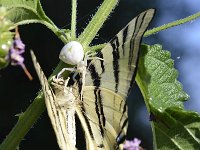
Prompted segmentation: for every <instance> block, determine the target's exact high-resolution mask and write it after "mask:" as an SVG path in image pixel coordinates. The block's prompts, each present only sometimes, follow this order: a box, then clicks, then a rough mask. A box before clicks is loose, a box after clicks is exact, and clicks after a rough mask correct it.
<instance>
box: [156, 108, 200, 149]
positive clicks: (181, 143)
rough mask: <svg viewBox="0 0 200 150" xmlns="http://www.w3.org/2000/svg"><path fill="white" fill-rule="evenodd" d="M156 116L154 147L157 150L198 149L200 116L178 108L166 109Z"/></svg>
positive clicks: (199, 142)
mask: <svg viewBox="0 0 200 150" xmlns="http://www.w3.org/2000/svg"><path fill="white" fill-rule="evenodd" d="M152 109H153V108H152ZM152 111H153V112H154V113H155V114H156V121H154V123H153V127H154V136H155V137H154V139H155V140H154V145H155V149H159V150H168V149H169V150H172V149H173V150H197V149H199V148H200V116H199V115H198V113H195V112H191V111H185V110H183V109H180V108H176V107H173V108H167V109H166V110H165V111H164V112H160V111H158V110H156V109H154V110H152Z"/></svg>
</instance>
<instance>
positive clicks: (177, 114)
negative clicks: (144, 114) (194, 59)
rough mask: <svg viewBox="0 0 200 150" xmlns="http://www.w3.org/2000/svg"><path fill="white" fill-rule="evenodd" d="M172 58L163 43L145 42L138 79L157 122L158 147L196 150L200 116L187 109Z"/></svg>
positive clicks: (161, 148) (156, 139) (155, 126)
mask: <svg viewBox="0 0 200 150" xmlns="http://www.w3.org/2000/svg"><path fill="white" fill-rule="evenodd" d="M170 57H171V55H170V52H168V51H165V50H162V46H161V45H153V46H149V45H142V51H141V54H140V60H139V69H138V74H137V77H136V81H137V83H138V85H139V87H140V89H141V92H142V94H143V96H144V99H145V103H146V105H147V108H148V110H149V112H150V114H151V115H150V120H152V121H153V122H152V130H153V136H154V137H153V138H154V149H159V150H169V149H170V150H171V149H173V150H188V149H189V150H196V149H198V148H199V147H200V116H199V115H198V114H197V113H195V112H190V111H186V110H184V107H183V101H185V100H187V99H188V95H187V94H186V93H185V92H184V91H183V89H182V85H181V83H180V82H179V81H177V77H178V72H177V70H176V69H174V61H173V60H172V59H171V58H170Z"/></svg>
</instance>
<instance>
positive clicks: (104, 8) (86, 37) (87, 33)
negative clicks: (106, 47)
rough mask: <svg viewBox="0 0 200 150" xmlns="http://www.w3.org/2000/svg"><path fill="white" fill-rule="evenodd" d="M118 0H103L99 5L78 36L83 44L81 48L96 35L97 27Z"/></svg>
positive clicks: (86, 45)
mask: <svg viewBox="0 0 200 150" xmlns="http://www.w3.org/2000/svg"><path fill="white" fill-rule="evenodd" d="M118 1H119V0H104V2H103V3H102V5H101V6H100V7H99V9H98V11H97V13H96V14H95V16H94V17H93V18H92V20H91V21H90V22H89V24H88V26H87V27H86V28H85V30H84V31H83V33H82V34H81V35H80V36H79V38H78V41H79V42H80V43H81V44H82V45H83V48H84V49H86V51H87V48H88V45H89V44H90V43H91V41H92V40H93V39H94V37H95V36H96V34H97V32H98V31H99V29H100V28H101V27H102V25H103V23H104V22H105V20H106V19H107V18H108V16H109V15H110V13H111V11H112V10H113V9H114V8H115V6H116V5H117V3H118Z"/></svg>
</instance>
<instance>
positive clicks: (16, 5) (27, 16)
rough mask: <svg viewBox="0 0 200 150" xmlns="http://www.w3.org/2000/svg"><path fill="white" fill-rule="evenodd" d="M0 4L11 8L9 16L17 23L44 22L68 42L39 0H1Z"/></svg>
mask: <svg viewBox="0 0 200 150" xmlns="http://www.w3.org/2000/svg"><path fill="white" fill-rule="evenodd" d="M0 5H2V6H5V7H7V8H8V9H9V11H10V13H9V16H8V17H9V19H10V20H11V21H12V22H14V23H15V24H16V25H25V24H29V23H41V24H44V25H45V26H47V27H48V28H49V29H50V30H52V31H53V32H54V33H55V34H56V35H57V36H58V37H59V38H60V39H61V40H62V41H63V42H66V39H65V37H64V36H63V35H62V33H61V31H60V29H59V28H57V26H56V25H55V24H54V23H53V22H52V21H51V20H50V19H49V18H48V17H47V16H46V15H45V13H44V11H43V9H42V6H41V3H40V1H39V0H1V1H0Z"/></svg>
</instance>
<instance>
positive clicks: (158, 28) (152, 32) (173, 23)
mask: <svg viewBox="0 0 200 150" xmlns="http://www.w3.org/2000/svg"><path fill="white" fill-rule="evenodd" d="M198 17H200V12H199V13H196V14H194V15H191V16H189V17H186V18H184V19H180V20H177V21H174V22H171V23H168V24H164V25H162V26H159V27H157V28H153V29H152V30H148V31H146V32H145V34H144V37H147V36H149V35H152V34H155V33H158V32H160V31H162V30H166V29H168V28H171V27H174V26H178V25H181V24H184V23H186V22H190V21H192V20H195V19H197V18H198Z"/></svg>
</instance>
